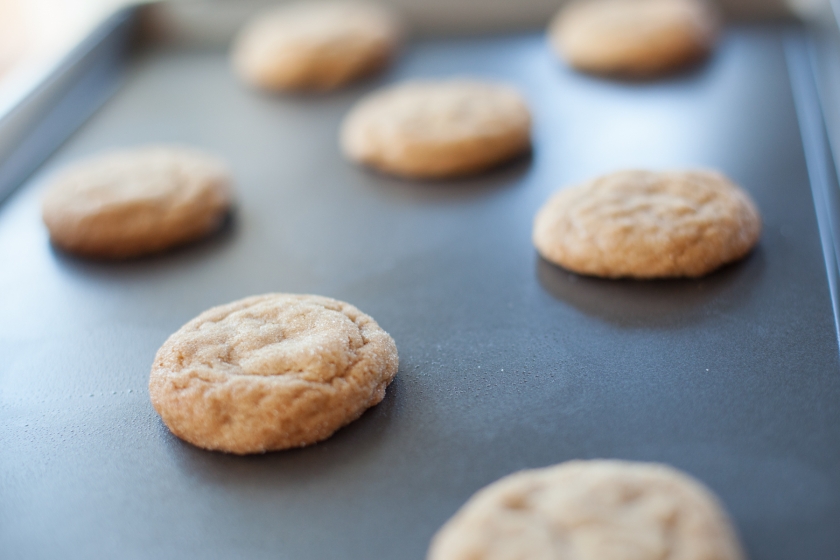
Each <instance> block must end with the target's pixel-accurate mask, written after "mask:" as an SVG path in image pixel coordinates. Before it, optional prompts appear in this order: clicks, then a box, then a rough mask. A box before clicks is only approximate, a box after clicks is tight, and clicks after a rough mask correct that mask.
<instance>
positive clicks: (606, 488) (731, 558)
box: [427, 461, 744, 560]
mask: <svg viewBox="0 0 840 560" xmlns="http://www.w3.org/2000/svg"><path fill="white" fill-rule="evenodd" d="M427 558H428V560H520V559H525V558H527V559H540V560H628V559H633V560H742V559H743V558H744V554H743V552H742V550H741V546H740V544H739V542H738V538H737V535H736V533H735V531H734V530H733V528H732V526H731V524H730V522H729V520H728V518H727V516H726V513H725V512H724V510H723V508H722V507H721V506H720V504H719V503H718V501H717V499H716V498H715V497H714V496H713V495H712V493H711V492H710V491H709V490H708V489H706V488H705V487H704V486H703V485H702V484H700V483H699V482H698V481H696V480H694V479H693V478H691V477H690V476H688V475H686V474H684V473H681V472H679V471H677V470H676V469H673V468H671V467H668V466H666V465H660V464H655V463H632V462H627V461H570V462H568V463H563V464H560V465H557V466H554V467H549V468H545V469H537V470H530V471H522V472H519V473H516V474H513V475H510V476H507V477H505V478H503V479H501V480H499V481H498V482H495V483H493V484H491V485H490V486H488V487H486V488H484V489H482V490H480V491H479V492H478V493H476V494H475V495H474V496H473V497H472V498H471V499H470V500H469V501H468V502H467V503H466V505H464V506H463V507H462V508H461V509H460V510H459V511H458V513H456V514H455V516H454V517H453V518H452V519H450V520H449V521H448V522H447V523H446V525H444V526H443V528H442V529H440V531H438V533H437V534H436V535H435V537H434V539H433V540H432V544H431V547H430V549H429V553H428V556H427Z"/></svg>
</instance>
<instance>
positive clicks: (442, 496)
mask: <svg viewBox="0 0 840 560" xmlns="http://www.w3.org/2000/svg"><path fill="white" fill-rule="evenodd" d="M790 33H793V34H794V36H795V35H797V33H798V32H797V31H796V30H790V29H783V28H773V27H741V28H735V29H733V30H731V31H730V32H728V33H727V34H726V36H725V38H724V41H723V44H722V47H721V49H720V50H719V52H718V53H717V55H716V56H715V57H714V58H713V59H712V60H711V61H710V62H709V63H708V64H706V65H704V66H701V67H699V68H697V69H695V70H693V71H691V72H688V73H686V74H683V75H680V76H676V77H673V78H670V79H667V80H664V81H661V82H656V83H652V84H640V83H616V82H611V81H604V80H599V79H593V78H589V77H584V76H580V75H576V74H574V73H571V72H570V71H568V70H566V69H564V68H563V67H561V66H560V65H559V64H557V63H555V61H554V60H553V59H552V58H551V56H550V55H549V53H548V51H547V49H546V46H545V44H544V42H543V39H542V37H540V36H539V35H537V34H534V35H525V36H514V37H507V38H491V39H470V40H446V41H432V42H420V43H417V44H415V45H413V46H410V47H409V48H408V49H407V51H406V52H405V55H404V57H403V58H402V60H401V61H400V63H399V64H398V65H397V66H396V68H395V69H394V70H393V71H392V72H391V73H390V74H388V75H386V76H384V77H383V78H382V79H381V80H380V81H379V82H371V83H366V84H363V85H361V86H358V87H355V88H352V89H349V90H346V91H342V92H340V93H335V94H329V95H319V96H313V97H294V96H291V97H273V96H267V95H261V94H256V93H253V92H250V91H247V90H246V89H243V88H242V87H240V85H239V84H238V83H237V82H236V81H235V80H234V79H233V78H232V76H231V74H230V71H229V68H228V64H227V61H226V57H225V54H224V53H222V52H208V51H198V52H190V51H168V50H154V49H152V50H146V51H144V52H142V53H141V54H139V55H138V56H137V57H135V58H134V59H133V61H132V62H131V63H130V65H129V67H128V77H127V79H126V81H125V83H124V85H123V87H122V88H121V90H120V91H119V92H118V93H117V94H116V95H115V97H114V98H113V99H112V100H111V101H110V102H108V103H107V105H105V106H104V108H103V109H102V110H101V111H99V112H98V113H97V114H96V115H95V116H94V117H93V118H92V119H90V120H89V121H88V122H87V123H86V124H85V125H84V126H83V127H82V128H81V130H80V131H79V132H78V133H76V134H75V135H74V136H73V137H72V138H71V139H70V141H69V142H67V143H66V144H65V145H64V146H63V147H62V148H61V149H60V150H59V151H58V152H57V153H56V154H55V155H54V156H53V157H52V158H50V159H49V160H48V162H47V163H46V164H45V165H44V166H43V167H42V168H41V169H40V170H39V171H38V172H37V173H36V174H35V175H34V176H33V177H32V178H31V179H30V180H29V181H28V182H27V184H25V185H24V186H23V187H22V188H21V189H20V190H18V191H17V192H16V193H15V194H14V195H12V196H11V197H10V198H9V199H8V200H7V201H6V202H5V203H4V204H3V205H2V206H0V294H2V296H0V556H2V557H3V558H6V559H17V558H26V559H33V558H105V557H110V558H203V559H210V558H283V559H295V560H304V559H318V560H325V559H332V558H335V559H362V558H409V559H420V558H422V557H423V555H424V553H425V550H426V547H427V544H428V541H429V539H430V537H431V535H432V534H433V532H434V531H435V530H436V529H437V528H438V527H439V526H440V525H441V524H442V523H443V522H444V521H445V520H446V519H447V518H448V517H449V516H451V515H452V514H453V513H454V511H455V510H456V509H457V508H458V507H459V506H460V505H461V504H462V503H463V502H464V501H465V500H466V499H467V498H468V497H469V496H470V495H471V494H472V493H473V492H474V491H476V490H477V489H478V488H480V487H482V486H484V485H486V484H488V483H490V482H492V481H494V480H496V479H498V478H499V477H502V476H504V475H506V474H509V473H511V472H513V471H516V470H518V469H522V468H527V467H541V466H545V465H550V464H554V463H558V462H561V461H565V460H569V459H573V458H595V457H611V458H624V459H633V460H642V461H663V462H666V463H670V464H672V465H675V466H676V467H679V468H681V469H685V470H686V471H688V472H689V473H691V474H693V475H695V476H697V477H698V478H699V479H701V480H702V481H703V482H705V483H706V484H708V485H709V486H710V487H711V488H712V489H714V490H715V491H716V492H717V493H718V494H719V495H720V497H721V498H722V500H723V502H724V503H725V504H726V507H727V508H728V509H729V511H730V512H731V514H732V516H733V518H734V520H735V522H736V524H737V526H738V529H739V530H740V532H741V535H742V536H743V540H744V543H745V545H746V548H747V549H748V551H749V554H750V556H751V558H753V559H768V560H769V559H802V558H814V559H816V558H821V559H830V558H840V530H838V527H840V406H838V404H840V362H838V344H837V336H836V329H835V324H834V318H833V313H832V300H831V296H830V290H829V284H828V281H827V277H828V276H827V273H826V265H825V262H824V254H823V247H822V246H821V244H820V232H819V230H818V224H817V220H816V215H815V209H814V202H813V199H812V193H811V183H810V182H809V174H808V169H807V167H806V160H805V156H804V151H803V147H802V142H801V140H800V133H799V124H798V121H797V114H796V111H795V104H794V98H793V95H792V90H791V85H790V78H789V73H788V68H787V63H786V56H787V57H788V59H790V60H794V59H796V57H795V56H794V57H791V56H790V53H788V55H786V51H785V49H786V45H788V48H790V43H791V41H790V40H786V39H785V37H787V36H789V35H790ZM797 60H798V59H797ZM465 73H466V74H469V75H473V76H479V77H487V78H494V79H502V80H507V81H510V82H512V83H514V84H516V85H518V87H520V88H521V90H522V91H523V92H524V93H525V95H526V96H527V97H528V99H529V100H530V102H531V104H532V107H533V111H534V116H535V123H536V124H535V128H534V140H535V149H534V152H533V155H532V156H531V157H529V158H525V159H522V160H519V161H517V162H515V163H513V164H512V165H509V166H506V167H504V168H502V169H499V170H498V171H495V172H492V173H489V174H486V175H484V176H482V177H479V178H476V179H473V180H466V181H457V182H442V183H422V182H412V181H402V180H397V179H391V178H386V177H383V176H379V175H376V174H374V173H370V172H368V171H365V170H362V169H358V168H355V167H353V166H352V165H349V164H347V163H345V162H343V161H342V158H341V156H340V154H339V150H338V148H337V144H336V133H337V129H338V126H339V122H340V119H341V117H342V115H343V114H344V113H345V112H346V111H347V110H348V108H349V107H350V106H351V105H352V103H353V102H354V101H355V100H356V99H358V98H359V96H360V95H362V94H363V93H365V92H366V91H368V90H370V89H372V88H374V87H376V86H378V85H380V83H384V82H390V81H393V80H397V79H402V78H407V77H417V76H448V75H460V74H465ZM806 73H807V71H806ZM806 109H807V107H806ZM815 130H816V129H815ZM161 141H163V142H177V143H185V144H190V145H195V146H198V147H201V148H204V149H207V150H210V151H212V152H215V153H217V154H220V155H222V156H224V157H225V158H227V159H228V160H229V162H230V164H231V165H232V167H233V169H234V172H235V175H236V180H237V188H238V193H239V195H238V207H237V209H236V212H235V215H234V217H233V219H232V220H231V222H230V223H229V224H228V226H227V227H226V228H225V229H224V231H222V232H221V233H220V234H219V235H216V236H215V237H213V238H212V239H210V240H208V241H206V242H202V243H199V244H196V245H193V246H190V247H187V248H184V249H182V250H178V251H175V252H172V253H169V254H166V255H163V256H160V257H155V258H148V259H144V260H140V261H134V262H126V263H97V262H89V261H84V260H79V259H76V258H73V257H70V256H67V255H64V254H62V253H60V252H58V251H56V250H54V249H53V248H51V247H50V245H49V243H48V239H47V234H46V231H45V230H44V228H43V226H42V225H41V223H40V219H39V208H38V199H39V196H40V194H41V192H42V190H43V187H44V185H45V181H46V180H47V179H48V177H49V176H50V175H51V174H52V173H54V172H55V171H56V170H57V169H59V168H60V167H61V166H63V165H65V164H67V163H69V162H72V161H75V160H77V159H78V158H81V157H84V156H88V155H90V154H93V153H96V152H99V151H100V150H104V149H108V148H113V147H118V146H131V145H137V144H143V143H148V142H161ZM694 166H701V167H702V166H710V167H715V168H718V169H721V170H723V171H724V172H726V173H727V174H729V175H730V176H731V177H733V178H734V179H735V180H736V181H738V182H739V183H741V184H742V185H743V186H744V187H745V188H746V189H747V190H748V191H749V192H750V193H752V195H753V196H754V197H755V199H756V201H757V202H758V205H759V207H760V208H761V211H762V213H763V216H764V220H765V229H764V233H763V237H762V240H761V243H760V245H759V246H758V248H757V249H756V250H755V251H754V252H753V254H752V255H751V256H750V257H749V258H747V259H746V260H745V261H744V262H742V263H739V264H736V265H733V266H730V267H727V268H725V269H723V270H721V271H719V272H717V273H715V274H713V275H711V276H709V277H707V278H704V279H701V280H691V281H670V282H646V283H641V282H629V281H620V282H609V281H602V280H596V279H590V278H583V277H579V276H575V275H573V274H570V273H567V272H564V271H563V270H560V269H558V268H556V267H554V266H552V265H550V264H547V263H546V262H543V261H541V260H540V259H539V258H538V257H537V255H536V253H535V251H534V250H533V248H532V246H531V243H530V232H531V219H532V216H533V215H534V213H535V211H536V210H537V208H538V207H539V206H540V205H541V204H542V203H543V202H544V200H545V199H546V198H547V197H548V196H549V195H550V194H551V193H552V192H553V191H554V190H555V189H557V188H559V187H561V186H563V185H566V184H570V183H575V182H578V181H582V180H585V179H587V178H589V177H591V176H593V175H596V174H600V173H604V172H608V171H611V170H616V169H620V168H624V167H652V168H683V167H694ZM835 178H836V176H835V177H829V179H831V180H834V179H835ZM821 211H822V212H823V213H825V212H826V210H825V209H822V210H821ZM829 253H830V251H828V252H827V253H826V254H829ZM835 272H836V271H834V272H833V273H835ZM270 291H288V292H309V293H318V294H323V295H328V296H332V297H336V298H340V299H344V300H347V301H350V302H352V303H354V304H356V305H357V306H359V307H360V308H361V309H362V310H364V311H366V312H368V313H370V314H371V315H373V316H374V317H375V318H376V319H377V320H378V321H379V322H380V324H381V325H382V326H383V327H384V328H385V329H386V330H388V331H389V332H390V333H391V334H392V335H393V337H394V338H395V339H396V341H397V344H398V347H399V351H400V359H401V365H400V372H399V375H398V377H397V379H396V381H395V382H394V384H393V385H392V386H391V387H390V388H389V390H388V395H387V396H386V398H385V400H384V402H383V403H382V404H381V405H379V406H378V407H376V408H374V409H372V410H371V411H369V412H368V413H366V414H365V415H364V416H363V417H362V418H361V419H360V420H359V421H357V422H355V423H354V424H352V425H351V426H349V427H347V428H346V429H343V430H341V431H340V432H339V433H337V434H336V435H335V436H334V437H332V438H331V439H330V440H328V441H326V442H323V443H321V444H318V445H315V446H312V447H309V448H306V449H301V450H295V451H288V452H281V453H271V454H267V455H264V456H254V457H235V456H228V455H223V454H219V453H210V452H205V451H202V450H200V449H196V448H194V447H191V446H190V445H188V444H185V443H182V442H181V441H179V440H177V439H176V438H175V437H173V436H172V435H170V434H169V432H168V431H167V430H166V428H165V427H164V426H163V425H162V424H161V422H160V420H159V419H158V417H157V415H156V414H155V412H154V410H153V409H152V407H151V405H150V403H149V398H148V393H147V389H146V383H147V379H148V373H149V368H150V365H151V362H152V358H153V356H154V353H155V351H156V350H157V348H158V347H159V346H160V344H161V343H162V342H163V341H164V340H165V339H166V338H167V336H168V335H169V334H171V333H172V332H173V331H174V330H176V329H177V328H178V327H180V326H181V325H182V324H183V323H185V322H186V321H187V320H189V319H191V318H192V317H194V316H195V315H197V314H198V313H200V312H201V311H203V310H204V309H206V308H208V307H210V306H213V305H216V304H221V303H225V302H228V301H231V300H234V299H237V298H240V297H244V296H248V295H252V294H259V293H263V292H270Z"/></svg>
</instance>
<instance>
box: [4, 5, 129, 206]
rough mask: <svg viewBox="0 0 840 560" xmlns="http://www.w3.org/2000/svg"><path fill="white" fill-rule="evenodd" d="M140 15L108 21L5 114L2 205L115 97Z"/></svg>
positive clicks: (121, 15) (122, 13)
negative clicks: (106, 102)
mask: <svg viewBox="0 0 840 560" xmlns="http://www.w3.org/2000/svg"><path fill="white" fill-rule="evenodd" d="M135 14H136V10H135V9H125V10H121V11H119V12H117V13H115V14H114V15H113V16H112V17H110V18H108V19H107V20H106V21H104V22H103V23H102V25H100V26H99V27H98V28H97V29H96V30H95V32H94V33H92V34H91V35H90V36H89V37H87V38H86V39H85V40H84V41H82V42H81V44H79V45H77V46H76V47H75V48H74V49H72V51H71V52H69V53H68V54H67V56H66V57H65V58H64V60H63V61H61V62H60V64H59V65H58V68H57V69H56V70H55V72H53V73H52V74H51V75H50V76H49V78H48V79H46V80H45V81H44V82H43V83H42V84H40V86H39V87H37V88H36V89H35V91H33V92H31V93H29V94H28V95H27V96H26V97H25V99H23V101H22V102H21V103H20V104H18V105H17V106H14V108H13V109H12V110H11V111H9V112H8V113H6V114H2V113H0V203H2V202H3V200H4V199H5V198H6V197H7V196H8V195H9V194H10V193H11V192H12V191H13V190H14V189H15V188H17V187H18V186H19V185H20V183H22V182H23V181H24V180H25V179H26V178H27V177H28V176H29V175H30V174H31V173H32V172H34V171H35V170H36V169H37V168H38V166H39V165H41V164H42V163H43V162H44V160H45V159H46V158H47V157H48V156H49V155H50V154H51V153H52V152H53V151H54V150H55V149H56V148H58V146H60V145H61V143H62V142H64V140H66V139H67V137H68V136H69V135H70V134H72V133H73V132H74V131H75V130H76V129H77V128H78V127H79V126H81V125H82V123H84V122H85V121H86V120H87V119H88V118H89V117H90V116H91V115H92V114H93V113H94V112H95V111H96V109H98V108H99V107H100V106H101V105H102V103H104V102H105V101H106V100H107V99H108V98H109V97H110V96H111V95H112V94H113V93H114V91H115V90H116V88H117V87H118V86H119V84H120V80H119V78H120V75H121V70H122V69H123V68H124V66H125V62H126V59H127V57H128V56H129V53H130V50H131V46H132V42H133V38H134V33H133V25H134V20H135Z"/></svg>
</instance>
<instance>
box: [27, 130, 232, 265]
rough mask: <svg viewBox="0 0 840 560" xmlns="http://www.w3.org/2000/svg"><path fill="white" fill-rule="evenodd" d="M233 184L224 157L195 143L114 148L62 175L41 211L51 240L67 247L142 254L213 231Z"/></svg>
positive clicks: (90, 253) (101, 254)
mask: <svg viewBox="0 0 840 560" xmlns="http://www.w3.org/2000/svg"><path fill="white" fill-rule="evenodd" d="M231 184H232V179H231V176H230V173H229V171H228V170H227V167H226V166H225V164H224V163H222V162H221V161H219V160H217V159H216V158H213V157H210V156H208V155H205V154H202V153H200V152H198V151H195V150H192V149H188V148H179V147H171V146H169V147H167V146H154V147H145V148H137V149H133V150H124V151H117V152H111V153H108V154H105V155H101V156H98V157H95V158H93V159H90V160H87V161H84V162H81V163H78V164H76V165H75V166H73V167H71V168H69V169H67V170H65V171H63V172H62V173H60V174H59V175H58V176H57V177H56V178H55V179H54V181H53V182H52V184H51V185H50V186H49V188H48V190H47V192H46V194H45V196H44V199H43V203H42V216H43V220H44V223H45V224H46V226H47V228H48V229H49V232H50V239H51V240H52V242H53V243H54V244H55V245H57V246H58V247H61V248H62V249H64V250H66V251H69V252H71V253H76V254H78V255H82V256H87V257H95V258H110V259H122V258H129V257H137V256H140V255H146V254H149V253H155V252H158V251H163V250H165V249H169V248H170V247H174V246H176V245H181V244H184V243H187V242H190V241H193V240H195V239H198V238H200V237H203V236H205V235H207V234H209V233H211V232H212V231H214V230H216V229H217V228H218V227H219V226H220V225H221V223H222V222H223V221H224V218H225V216H226V215H227V212H228V210H229V208H230V205H231V199H232V186H231Z"/></svg>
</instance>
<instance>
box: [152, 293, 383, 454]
mask: <svg viewBox="0 0 840 560" xmlns="http://www.w3.org/2000/svg"><path fill="white" fill-rule="evenodd" d="M398 366H399V358H398V356H397V347H396V345H395V344H394V340H393V339H392V338H391V337H390V336H389V335H388V333H386V332H385V331H383V330H382V329H381V328H380V327H379V325H378V324H377V323H376V321H374V320H373V319H372V318H371V317H370V316H368V315H365V314H364V313H362V312H361V311H359V310H358V309H356V308H355V307H353V306H352V305H350V304H348V303H344V302H341V301H337V300H334V299H330V298H326V297H320V296H311V295H291V294H267V295H261V296H254V297H249V298H245V299H242V300H239V301H235V302H233V303H229V304H227V305H222V306H219V307H214V308H213V309H210V310H208V311H205V312H204V313H202V314H201V315H199V316H198V317H196V318H195V319H193V320H192V321H190V322H189V323H187V324H186V325H184V326H183V327H181V329H180V330H178V332H176V333H175V334H173V335H172V336H170V337H169V339H168V340H167V341H166V342H165V343H164V345H163V346H162V347H161V348H160V350H158V353H157V356H156V357H155V362H154V365H153V366H152V373H151V377H150V379H149V393H150V394H151V398H152V404H153V405H154V407H155V410H157V411H158V413H159V414H160V416H161V418H163V421H164V422H165V423H166V425H167V426H168V427H169V429H170V430H172V433H174V434H175V435H176V436H178V437H179V438H181V439H184V440H186V441H188V442H190V443H192V444H194V445H197V446H199V447H203V448H205V449H213V450H218V451H227V452H229V453H238V454H245V453H262V452H265V451H273V450H278V449H287V448H290V447H301V446H304V445H309V444H311V443H315V442H317V441H321V440H323V439H326V438H328V437H329V436H331V435H332V434H333V432H335V431H336V430H338V429H339V428H341V427H342V426H344V425H345V424H348V423H350V422H352V421H353V420H355V419H356V418H358V417H359V416H361V414H362V413H363V412H364V411H365V410H367V409H368V408H370V407H372V406H374V405H376V404H378V403H379V402H380V401H381V400H382V399H383V398H384V396H385V388H386V387H387V386H388V384H389V383H390V382H391V380H392V379H393V378H394V376H395V375H396V373H397V368H398Z"/></svg>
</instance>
